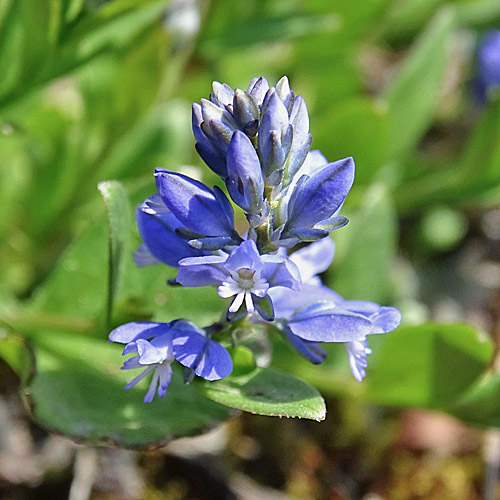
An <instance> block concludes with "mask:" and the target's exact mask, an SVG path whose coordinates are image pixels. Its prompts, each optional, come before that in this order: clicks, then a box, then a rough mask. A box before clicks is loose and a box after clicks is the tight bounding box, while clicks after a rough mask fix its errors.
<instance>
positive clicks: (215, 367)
mask: <svg viewBox="0 0 500 500" xmlns="http://www.w3.org/2000/svg"><path fill="white" fill-rule="evenodd" d="M109 340H110V342H119V343H122V344H126V346H125V348H124V350H123V355H127V354H135V356H133V357H131V358H129V359H128V360H127V361H125V363H124V364H123V366H122V370H132V369H136V368H141V369H142V370H143V371H142V372H141V373H140V374H139V375H138V376H137V377H135V378H134V379H133V380H132V381H130V382H129V383H128V384H127V385H126V386H125V389H130V388H131V387H134V386H135V385H136V384H137V383H138V382H139V381H140V380H142V379H143V378H144V377H146V376H147V375H148V374H150V373H152V374H153V377H152V380H151V383H150V385H149V389H148V391H147V393H146V396H145V397H144V402H145V403H151V402H152V401H153V398H154V395H155V393H156V392H157V393H158V396H159V397H161V398H162V397H164V396H165V394H166V392H167V387H168V385H169V384H170V380H171V377H172V367H171V366H170V365H171V363H172V362H173V361H174V360H177V361H178V362H179V363H181V364H182V365H184V366H185V367H187V368H189V369H191V370H193V371H194V373H195V374H196V375H198V376H199V377H203V378H205V379H206V380H219V379H221V378H224V377H227V376H228V375H230V374H231V372H232V371H233V363H232V360H231V356H230V355H229V353H228V352H227V350H226V349H225V348H224V347H222V346H221V345H220V344H218V343H217V342H215V341H213V340H211V339H209V338H207V337H206V336H205V332H204V331H203V330H201V329H199V328H197V327H196V326H195V325H193V324H192V323H190V322H188V321H184V320H176V321H172V322H171V323H154V322H134V323H126V324H125V325H121V326H119V327H118V328H115V329H114V330H113V331H112V332H111V333H110V334H109Z"/></svg>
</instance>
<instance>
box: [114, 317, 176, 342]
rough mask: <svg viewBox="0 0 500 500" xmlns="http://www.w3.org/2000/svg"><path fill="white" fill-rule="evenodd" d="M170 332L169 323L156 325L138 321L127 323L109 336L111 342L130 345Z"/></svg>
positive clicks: (150, 322) (151, 322)
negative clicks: (130, 343)
mask: <svg viewBox="0 0 500 500" xmlns="http://www.w3.org/2000/svg"><path fill="white" fill-rule="evenodd" d="M169 331H170V326H169V325H168V324H167V323H154V322H153V321H144V322H143V321H137V322H132V323H126V324H124V325H121V326H119V327H118V328H115V329H114V330H113V331H112V332H111V333H110V334H109V337H108V338H109V341H110V342H120V343H121V344H128V343H129V342H135V341H136V340H139V339H150V338H152V337H157V336H159V335H163V334H165V333H168V332H169Z"/></svg>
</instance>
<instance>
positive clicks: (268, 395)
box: [200, 368, 326, 421]
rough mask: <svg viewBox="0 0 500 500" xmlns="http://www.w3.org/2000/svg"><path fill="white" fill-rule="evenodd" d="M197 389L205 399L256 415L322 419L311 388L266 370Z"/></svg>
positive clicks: (318, 398)
mask: <svg viewBox="0 0 500 500" xmlns="http://www.w3.org/2000/svg"><path fill="white" fill-rule="evenodd" d="M200 386H201V389H202V391H203V393H204V394H205V395H206V396H207V397H208V398H210V399H213V400H214V401H217V402H218V403H222V404H223V405H226V406H229V407H231V408H237V409H239V410H244V411H247V412H250V413H255V414H257V415H267V416H271V417H298V418H308V419H311V420H317V421H321V420H324V419H325V418H326V407H325V402H324V400H323V398H322V397H321V394H320V393H319V392H318V391H317V390H316V389H315V388H314V387H311V386H310V385H309V384H307V383H306V382H304V381H302V380H300V379H298V378H295V377H293V376H291V375H288V374H285V373H281V372H279V371H276V370H273V369H270V368H257V369H256V370H254V371H253V372H251V373H249V374H248V375H244V376H240V377H235V376H230V377H227V378H225V379H223V380H220V381H218V382H212V383H208V382H207V383H204V384H203V385H201V384H200Z"/></svg>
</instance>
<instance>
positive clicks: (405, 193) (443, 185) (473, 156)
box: [395, 98, 500, 211]
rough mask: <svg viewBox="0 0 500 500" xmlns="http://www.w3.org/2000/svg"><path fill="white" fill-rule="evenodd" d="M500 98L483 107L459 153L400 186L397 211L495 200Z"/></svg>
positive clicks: (499, 181) (499, 182) (499, 183)
mask: <svg viewBox="0 0 500 500" xmlns="http://www.w3.org/2000/svg"><path fill="white" fill-rule="evenodd" d="M499 135H500V98H497V99H496V100H495V101H494V102H492V103H490V105H489V106H488V108H487V109H486V110H485V111H484V113H483V115H482V116H481V118H480V120H479V121H478V123H477V125H476V126H475V128H474V130H473V131H472V133H471V134H470V136H469V138H468V140H467V143H466V145H465V147H464V149H463V151H462V152H461V153H460V155H459V157H458V158H457V159H455V160H453V161H452V163H451V164H450V165H449V166H448V167H447V168H441V169H438V170H436V171H428V173H427V174H426V175H425V176H423V177H421V178H419V179H416V180H415V181H412V182H408V183H406V184H405V185H403V186H401V187H400V188H399V189H398V190H397V191H396V192H395V197H396V202H397V205H398V208H399V209H400V210H401V211H409V210H415V209H421V208H423V207H427V206H428V205H429V204H435V203H450V204H455V205H459V206H464V205H471V204H472V205H474V204H475V205H478V204H481V203H490V204H493V203H496V202H497V201H498V195H499V193H500V143H499V141H498V136H499Z"/></svg>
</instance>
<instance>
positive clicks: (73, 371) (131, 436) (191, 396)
mask: <svg viewBox="0 0 500 500" xmlns="http://www.w3.org/2000/svg"><path fill="white" fill-rule="evenodd" d="M34 352H35V362H36V372H35V375H34V376H33V377H32V379H31V380H30V382H29V383H28V385H27V386H26V389H25V394H26V396H27V398H28V401H29V403H30V407H31V409H32V413H33V417H34V419H35V420H36V421H37V422H38V423H39V424H40V425H42V426H43V427H45V428H46V429H48V430H49V431H54V432H58V433H61V434H63V435H65V436H67V437H71V438H73V439H75V440H77V441H82V442H85V443H88V444H113V445H117V446H123V447H128V448H146V447H147V448H151V447H156V446H160V445H162V444H164V443H166V442H167V441H169V440H171V439H174V438H176V437H181V436H189V435H192V434H195V433H199V432H201V431H203V430H205V429H207V428H210V427H213V426H214V425H215V424H217V423H219V422H221V421H222V420H225V419H227V418H228V417H230V416H231V415H232V411H231V410H229V409H228V408H226V407H224V406H222V405H218V404H216V403H214V402H212V401H210V400H208V399H206V398H205V397H203V396H202V395H201V394H200V393H199V392H198V391H197V390H196V388H195V385H196V384H192V385H185V384H184V383H183V371H182V370H179V369H175V370H174V374H173V376H172V383H171V384H170V386H169V388H168V390H167V395H166V396H165V397H164V398H158V397H155V399H154V401H153V402H152V403H151V404H145V403H144V402H143V398H144V395H145V393H146V391H147V388H148V382H149V380H150V379H148V380H147V381H146V380H145V381H143V382H141V383H139V384H138V385H137V386H135V387H133V388H131V389H130V390H128V391H125V390H124V389H123V387H124V386H125V384H126V383H127V382H129V381H130V380H131V379H132V378H133V377H134V376H136V375H138V373H139V372H136V371H135V370H132V371H128V370H127V371H122V370H120V365H121V362H122V361H123V358H121V356H120V348H119V347H118V346H116V345H109V344H107V343H106V342H104V341H98V340H96V339H90V338H87V337H82V336H79V335H75V334H66V333H57V334H54V333H47V332H43V333H41V334H40V335H38V336H37V338H36V339H35V340H34Z"/></svg>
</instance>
